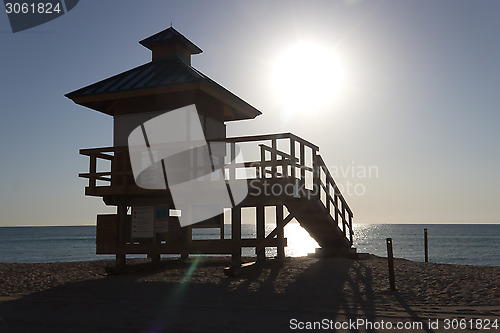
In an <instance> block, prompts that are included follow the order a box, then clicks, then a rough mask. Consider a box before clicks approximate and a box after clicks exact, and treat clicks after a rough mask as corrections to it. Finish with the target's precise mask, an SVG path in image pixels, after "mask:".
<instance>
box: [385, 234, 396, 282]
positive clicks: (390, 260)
mask: <svg viewBox="0 0 500 333" xmlns="http://www.w3.org/2000/svg"><path fill="white" fill-rule="evenodd" d="M387 262H388V264H389V286H390V288H391V290H396V278H395V276H394V255H393V253H392V238H387Z"/></svg>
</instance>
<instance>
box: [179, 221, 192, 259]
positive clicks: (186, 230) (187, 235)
mask: <svg viewBox="0 0 500 333" xmlns="http://www.w3.org/2000/svg"><path fill="white" fill-rule="evenodd" d="M181 230H182V231H181V232H182V242H183V243H184V249H183V250H182V252H181V259H188V258H189V250H188V247H189V242H190V241H191V238H192V236H191V228H190V227H189V226H185V227H181Z"/></svg>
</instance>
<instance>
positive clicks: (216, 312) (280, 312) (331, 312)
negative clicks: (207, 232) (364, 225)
mask: <svg viewBox="0 0 500 333" xmlns="http://www.w3.org/2000/svg"><path fill="white" fill-rule="evenodd" d="M225 264H226V263H225V262H224V261H219V262H213V261H210V260H207V261H206V262H202V263H200V265H199V266H198V268H195V270H196V269H199V268H202V267H205V268H206V267H211V268H212V269H215V270H216V271H217V272H220V278H219V277H218V278H217V279H212V280H211V281H208V280H207V281H204V280H203V279H202V277H200V276H196V277H195V278H193V279H189V278H183V279H180V280H175V282H165V281H162V280H161V279H159V280H158V281H148V277H154V275H155V274H157V273H161V272H164V273H165V272H167V273H168V272H169V269H178V270H180V271H181V275H183V276H184V277H186V276H187V275H186V274H185V273H187V272H189V271H190V269H191V270H192V267H193V266H192V261H190V262H186V263H184V262H173V263H172V264H171V265H166V266H165V267H164V268H163V269H162V270H159V271H156V272H154V271H152V272H139V273H133V274H126V275H119V276H107V277H104V278H102V279H98V280H89V281H83V282H77V283H68V284H65V285H62V286H59V287H56V288H53V289H49V290H45V291H42V292H38V293H35V294H31V295H28V296H25V297H22V298H20V299H17V300H14V301H10V302H5V303H1V304H0V317H2V318H3V320H4V323H3V324H2V323H0V332H14V333H15V332H70V333H72V332H201V331H203V332H236V331H237V332H262V331H276V332H281V331H288V330H289V329H290V328H291V326H290V325H291V320H292V319H294V318H295V319H297V320H299V321H315V320H322V319H324V318H328V319H330V320H332V321H339V320H349V319H351V320H356V319H358V318H366V319H368V320H370V321H376V319H377V315H378V314H377V311H376V307H375V296H374V291H373V284H372V282H373V280H372V272H371V269H370V268H369V267H367V265H365V264H364V263H363V261H354V260H349V259H340V258H337V259H334V258H320V259H317V260H315V259H311V260H304V261H302V264H300V265H295V263H294V265H288V264H287V262H286V261H285V263H279V262H274V261H270V262H266V263H264V264H261V265H258V266H256V267H255V269H254V270H251V271H249V272H248V273H247V274H246V275H244V276H240V277H236V278H226V277H224V276H223V273H222V269H223V267H224V266H225ZM202 271H203V270H202V269H200V272H202ZM214 281H215V282H214ZM396 299H397V300H398V301H399V302H400V303H401V306H402V307H403V308H404V309H405V310H406V311H407V312H408V313H409V314H410V315H412V310H411V308H410V307H409V306H408V305H407V304H406V303H405V301H404V299H403V298H402V297H400V296H399V295H398V294H397V293H396ZM413 314H414V313H413ZM414 315H415V314H414ZM415 316H416V315H415ZM366 331H367V332H370V330H366ZM351 332H356V330H351ZM427 332H431V331H429V330H427Z"/></svg>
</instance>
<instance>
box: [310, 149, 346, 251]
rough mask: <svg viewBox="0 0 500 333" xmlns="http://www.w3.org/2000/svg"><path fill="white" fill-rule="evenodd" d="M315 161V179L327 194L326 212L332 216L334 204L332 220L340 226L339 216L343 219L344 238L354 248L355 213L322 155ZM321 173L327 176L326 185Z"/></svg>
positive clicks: (317, 156)
mask: <svg viewBox="0 0 500 333" xmlns="http://www.w3.org/2000/svg"><path fill="white" fill-rule="evenodd" d="M315 160H316V161H315V164H316V166H315V167H316V168H317V170H316V175H315V179H316V181H317V182H318V186H320V187H321V188H322V189H323V190H324V192H325V194H326V196H325V201H326V210H327V212H328V214H329V215H331V208H330V207H331V205H332V204H333V206H334V216H332V218H333V219H334V221H335V222H336V223H337V225H338V223H339V216H340V218H341V219H342V221H341V222H342V229H341V231H342V232H343V233H344V236H345V237H346V238H347V239H349V242H350V244H351V246H352V244H353V235H354V231H353V228H352V219H353V213H352V211H351V209H350V208H349V205H348V204H347V202H346V201H345V199H344V196H343V195H342V193H341V192H340V190H339V188H338V187H337V184H336V183H335V181H334V180H333V177H332V175H331V174H330V171H328V167H327V166H326V164H325V162H324V160H323V158H322V157H321V156H320V155H316V159H315ZM321 171H323V172H324V174H325V184H322V180H321ZM330 187H332V188H333V195H334V197H333V198H332V196H331V195H330ZM337 198H338V199H339V200H340V203H341V208H339V205H338V202H337ZM345 212H347V216H346V214H345ZM346 226H347V227H348V230H349V237H348V235H347V230H346Z"/></svg>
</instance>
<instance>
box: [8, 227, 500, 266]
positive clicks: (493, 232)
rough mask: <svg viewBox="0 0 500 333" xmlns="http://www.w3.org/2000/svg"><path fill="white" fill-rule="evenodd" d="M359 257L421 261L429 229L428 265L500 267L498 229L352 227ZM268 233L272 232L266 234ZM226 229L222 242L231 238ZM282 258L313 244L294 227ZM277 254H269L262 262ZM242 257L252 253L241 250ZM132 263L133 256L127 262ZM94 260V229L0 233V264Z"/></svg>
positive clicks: (210, 234)
mask: <svg viewBox="0 0 500 333" xmlns="http://www.w3.org/2000/svg"><path fill="white" fill-rule="evenodd" d="M354 228H355V229H354V232H355V234H354V236H355V237H354V246H355V247H356V248H357V249H358V252H363V253H371V254H375V255H379V256H386V253H387V252H386V238H388V237H390V238H392V240H393V247H394V256H395V257H398V258H405V259H410V260H415V261H424V236H423V235H424V228H427V229H428V239H429V261H430V262H435V263H445V264H465V265H482V266H500V225H492V224H428V225H423V224H371V225H355V227H354ZM266 229H267V230H266V232H267V233H269V232H270V231H271V230H272V226H268V227H267V228H266ZM230 234H231V232H230V225H226V226H225V235H226V236H225V237H226V238H230ZM218 235H219V232H218V230H217V229H193V238H194V239H201V238H212V239H214V238H217V237H218ZM242 237H243V238H252V237H255V227H254V226H252V225H246V224H243V226H242ZM285 237H287V239H288V246H287V248H286V255H287V256H292V257H293V256H305V255H307V254H308V253H311V252H314V249H315V248H316V247H317V243H316V242H315V241H314V240H313V239H312V238H310V237H309V235H308V234H307V232H306V231H305V230H304V229H302V228H301V227H300V225H298V224H297V223H293V222H291V223H289V224H288V225H287V226H286V228H285ZM275 254H276V251H275V250H274V249H268V252H267V256H274V255H275ZM243 255H244V256H253V255H254V253H253V250H251V249H244V250H243ZM130 257H132V256H130ZM135 257H144V256H135ZM110 258H113V256H103V255H96V254H95V226H68V227H3V228H0V262H23V263H41V262H62V261H86V260H101V259H110Z"/></svg>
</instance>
